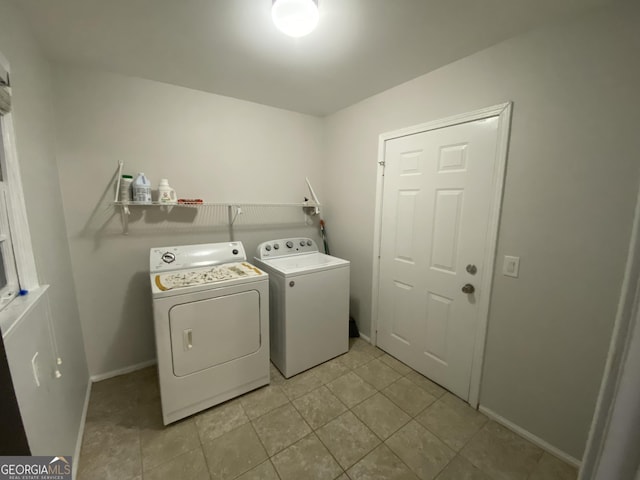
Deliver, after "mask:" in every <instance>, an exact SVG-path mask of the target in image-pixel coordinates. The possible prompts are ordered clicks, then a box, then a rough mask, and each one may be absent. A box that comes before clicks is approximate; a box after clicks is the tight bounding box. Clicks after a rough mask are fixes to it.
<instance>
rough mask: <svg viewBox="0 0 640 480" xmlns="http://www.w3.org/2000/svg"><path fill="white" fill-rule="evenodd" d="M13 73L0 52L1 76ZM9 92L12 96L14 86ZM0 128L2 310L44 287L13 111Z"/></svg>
mask: <svg viewBox="0 0 640 480" xmlns="http://www.w3.org/2000/svg"><path fill="white" fill-rule="evenodd" d="M10 72H11V70H10V66H9V62H8V61H7V60H6V58H5V57H4V56H3V55H2V52H0V73H1V74H2V76H3V78H5V79H6V80H7V83H10V82H8V80H9V79H10ZM9 92H10V93H11V85H9ZM12 101H13V98H12ZM0 129H1V131H0V149H2V152H1V153H0V168H1V172H2V179H1V181H0V236H3V237H2V239H0V250H1V253H2V255H3V260H4V262H5V274H6V276H7V286H5V287H3V288H2V289H0V311H2V310H3V309H4V308H6V306H7V305H8V304H9V303H10V301H11V300H12V299H13V298H15V297H16V296H17V295H18V293H20V291H21V290H22V291H24V292H29V291H31V290H35V289H37V288H38V287H39V286H40V284H39V282H38V275H37V271H36V265H35V258H34V255H33V247H32V242H31V234H30V231H29V223H28V218H27V209H26V204H25V201H24V192H23V188H22V179H21V175H20V166H19V162H18V151H17V148H16V138H15V131H14V126H13V114H12V112H9V113H7V114H5V115H0ZM10 293H11V294H10ZM3 296H6V298H3Z"/></svg>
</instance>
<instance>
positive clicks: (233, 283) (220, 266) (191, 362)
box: [149, 242, 269, 425]
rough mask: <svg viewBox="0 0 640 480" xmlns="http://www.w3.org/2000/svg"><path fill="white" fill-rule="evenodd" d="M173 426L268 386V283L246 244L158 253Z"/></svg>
mask: <svg viewBox="0 0 640 480" xmlns="http://www.w3.org/2000/svg"><path fill="white" fill-rule="evenodd" d="M149 257H150V258H149V264H150V273H151V289H152V296H153V314H154V324H155V336H156V349H157V354H158V373H159V378H160V395H161V399H162V416H163V420H164V424H165V425H167V424H169V423H171V422H175V421H176V420H179V419H181V418H184V417H186V416H188V415H191V414H193V413H196V412H199V411H201V410H204V409H206V408H209V407H211V406H213V405H216V404H218V403H221V402H224V401H225V400H229V399H230V398H233V397H236V396H238V395H241V394H243V393H246V392H248V391H250V390H253V389H255V388H258V387H261V386H262V385H266V384H268V383H269V277H268V275H267V274H266V273H264V272H263V271H261V270H260V269H258V268H256V267H254V266H253V265H250V264H249V263H247V262H246V255H245V251H244V247H243V246H242V243H240V242H228V243H210V244H203V245H185V246H176V247H158V248H152V249H151V253H150V255H149Z"/></svg>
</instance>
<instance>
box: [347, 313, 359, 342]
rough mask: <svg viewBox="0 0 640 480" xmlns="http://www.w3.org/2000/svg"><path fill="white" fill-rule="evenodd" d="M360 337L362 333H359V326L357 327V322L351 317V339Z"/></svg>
mask: <svg viewBox="0 0 640 480" xmlns="http://www.w3.org/2000/svg"><path fill="white" fill-rule="evenodd" d="M359 336H360V332H358V325H356V321H355V320H354V319H353V317H349V338H357V337H359Z"/></svg>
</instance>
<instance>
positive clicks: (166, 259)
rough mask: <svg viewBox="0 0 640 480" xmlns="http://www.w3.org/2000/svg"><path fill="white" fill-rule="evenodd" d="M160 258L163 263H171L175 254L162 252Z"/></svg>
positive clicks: (174, 258)
mask: <svg viewBox="0 0 640 480" xmlns="http://www.w3.org/2000/svg"><path fill="white" fill-rule="evenodd" d="M161 258H162V261H163V262H164V263H172V262H174V261H175V260H176V255H175V253H171V252H164V253H163V254H162V257H161Z"/></svg>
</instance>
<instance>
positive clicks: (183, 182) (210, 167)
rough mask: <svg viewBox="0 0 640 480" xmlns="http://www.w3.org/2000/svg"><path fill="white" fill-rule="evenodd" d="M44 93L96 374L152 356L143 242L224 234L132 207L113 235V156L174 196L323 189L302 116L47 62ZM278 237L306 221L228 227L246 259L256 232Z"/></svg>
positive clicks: (310, 126) (248, 198)
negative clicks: (51, 90)
mask: <svg viewBox="0 0 640 480" xmlns="http://www.w3.org/2000/svg"><path fill="white" fill-rule="evenodd" d="M55 91H56V98H57V103H56V112H57V114H58V120H57V122H56V126H57V145H58V159H59V168H60V182H61V186H62V195H63V200H64V207H65V212H66V219H67V230H68V235H69V239H70V248H71V254H72V259H73V267H74V268H73V269H74V278H75V284H76V288H77V292H78V303H79V308H80V316H81V319H82V322H83V332H84V339H85V345H86V349H87V357H88V361H89V369H90V372H91V373H92V374H94V375H100V374H104V373H108V372H111V371H114V370H118V369H122V368H126V367H129V366H131V365H135V364H139V363H142V362H145V361H148V360H152V359H154V358H155V345H154V337H153V335H154V331H153V318H152V312H151V295H150V286H149V276H148V271H149V249H150V248H151V247H155V246H166V245H181V244H194V243H203V242H217V241H226V240H228V239H229V235H228V230H227V229H226V228H220V227H218V228H217V229H214V230H204V231H203V230H202V229H200V230H198V229H197V228H194V227H198V228H200V227H201V226H202V224H201V223H200V222H199V221H198V219H195V223H193V222H191V221H190V220H189V219H185V218H180V220H182V221H183V223H181V224H180V223H178V222H176V223H173V226H174V227H176V226H177V229H174V230H172V231H170V230H167V229H163V227H162V225H163V222H161V221H160V220H161V219H162V215H163V214H162V212H161V211H159V210H157V209H146V210H144V209H137V210H135V211H136V212H138V213H140V212H144V215H143V216H142V217H141V218H136V220H135V221H132V223H131V224H130V232H131V233H130V234H129V235H128V236H123V235H122V234H121V233H120V226H119V222H120V219H119V217H113V218H111V220H110V221H108V222H107V223H106V224H105V221H106V220H108V219H109V217H110V215H112V214H113V212H114V208H113V207H111V206H110V205H109V202H110V201H111V200H112V199H113V190H112V188H111V186H110V181H111V180H112V177H113V175H114V173H115V169H116V166H117V162H118V161H124V162H125V173H132V174H134V175H135V173H136V172H139V171H143V172H145V174H147V175H148V176H149V177H150V178H151V180H152V183H153V184H154V186H155V185H157V183H158V181H159V180H160V178H168V179H169V181H170V183H171V185H172V186H173V187H174V188H175V189H176V190H177V193H178V196H179V197H186V198H196V197H197V198H203V199H204V200H206V201H209V202H286V203H289V202H301V201H302V200H303V196H305V195H308V193H307V187H306V184H305V177H309V178H310V180H311V182H312V183H313V184H314V187H315V188H316V190H317V192H318V194H319V195H321V193H322V173H323V171H322V168H321V157H320V155H321V150H322V146H323V139H324V136H323V126H322V120H321V119H319V118H316V117H311V116H308V115H302V114H297V113H293V112H288V111H285V110H280V109H276V108H272V107H266V106H263V105H258V104H255V103H250V102H246V101H240V100H236V99H233V98H228V97H222V96H218V95H212V94H209V93H204V92H199V91H195V90H190V89H186V88H182V87H176V86H171V85H167V84H162V83H157V82H152V81H148V80H142V79H136V78H130V77H124V76H119V75H112V74H107V73H98V72H92V71H87V70H79V69H72V68H65V67H60V68H58V69H57V74H56V82H55ZM321 200H322V196H321ZM201 213H203V212H201ZM256 213H257V215H256ZM294 213H295V214H296V215H297V217H298V218H302V215H301V211H298V210H295V211H294ZM224 215H226V212H225V213H224ZM258 217H263V219H266V220H269V219H271V218H272V217H273V219H274V221H275V220H278V216H277V215H276V214H275V212H273V211H267V210H263V211H260V212H254V217H253V218H254V219H257V218H258ZM225 218H226V217H225ZM218 220H220V218H218ZM156 222H159V223H156ZM289 235H308V236H312V237H315V238H317V228H315V227H313V226H306V225H305V224H304V222H298V223H297V224H284V225H280V226H271V227H268V228H267V227H265V226H257V227H255V228H251V227H250V226H247V227H245V228H242V229H238V230H236V240H241V241H243V242H244V244H245V248H246V250H247V253H248V256H249V257H250V258H252V257H253V252H254V251H255V247H256V245H257V244H258V243H259V242H260V241H265V240H269V239H273V238H281V237H284V236H289Z"/></svg>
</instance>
